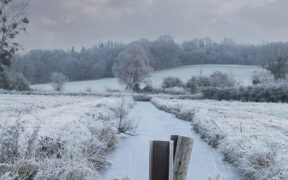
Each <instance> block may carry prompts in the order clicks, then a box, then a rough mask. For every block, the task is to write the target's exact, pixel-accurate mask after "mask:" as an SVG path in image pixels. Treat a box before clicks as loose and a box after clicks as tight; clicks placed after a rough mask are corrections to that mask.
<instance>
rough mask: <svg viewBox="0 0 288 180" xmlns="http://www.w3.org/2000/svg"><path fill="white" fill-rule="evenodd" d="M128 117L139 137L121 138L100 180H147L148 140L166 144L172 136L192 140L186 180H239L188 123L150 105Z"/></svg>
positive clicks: (135, 109)
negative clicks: (125, 179)
mask: <svg viewBox="0 0 288 180" xmlns="http://www.w3.org/2000/svg"><path fill="white" fill-rule="evenodd" d="M131 116H132V117H135V118H139V120H140V122H139V129H138V133H139V134H140V135H138V136H136V137H126V136H123V137H121V140H120V143H119V147H117V149H116V150H115V151H113V152H111V153H109V154H108V155H107V156H108V157H107V158H108V159H109V160H110V161H111V162H112V167H111V168H109V169H107V170H106V171H104V172H102V174H101V175H102V177H103V179H104V180H110V179H112V178H115V177H117V178H119V177H125V176H126V175H127V176H129V177H132V179H133V180H134V179H136V180H147V179H149V178H148V175H149V168H148V167H149V142H150V140H169V138H170V135H172V134H179V135H184V136H191V137H194V138H195V144H194V148H193V152H192V157H191V165H190V167H189V174H188V177H187V180H207V179H208V176H213V177H215V176H216V174H217V173H221V174H222V175H223V176H224V178H225V180H230V179H233V180H237V179H241V178H239V175H238V174H237V172H236V170H235V169H234V168H232V167H231V166H229V165H228V164H226V163H225V162H223V161H222V156H221V154H220V153H218V152H215V150H213V149H212V148H211V147H209V146H208V145H207V144H206V143H205V142H203V141H201V139H200V136H199V135H198V134H196V133H195V132H194V131H193V130H192V126H191V123H189V122H186V121H182V120H179V119H177V118H175V117H174V116H173V115H171V114H168V113H165V112H163V111H160V110H158V109H157V108H156V107H154V106H153V105H152V104H151V103H143V102H141V103H140V102H139V103H137V104H136V105H135V107H134V109H133V111H132V112H131Z"/></svg>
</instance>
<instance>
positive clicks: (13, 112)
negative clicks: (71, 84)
mask: <svg viewBox="0 0 288 180" xmlns="http://www.w3.org/2000/svg"><path fill="white" fill-rule="evenodd" d="M126 102H127V103H126V106H125V107H124V108H127V109H131V108H132V106H133V103H134V102H133V100H132V98H128V99H127V101H126ZM119 106H121V98H112V97H109V98H101V97H91V96H88V97H78V96H77V97H75V96H60V95H59V96H40V95H31V96H29V95H3V94H2V95H0V134H1V139H0V151H1V154H0V179H5V180H6V179H15V178H16V179H25V178H28V179H49V178H50V179H67V178H68V177H69V178H70V179H89V178H90V179H100V176H99V174H98V172H97V171H98V169H100V168H102V167H106V166H107V165H108V164H109V162H108V161H107V160H106V159H105V158H104V156H103V153H104V152H105V151H107V150H109V149H111V148H114V147H115V144H116V143H117V133H118V132H117V122H116V116H117V114H116V113H115V112H117V111H115V110H114V109H117V108H119Z"/></svg>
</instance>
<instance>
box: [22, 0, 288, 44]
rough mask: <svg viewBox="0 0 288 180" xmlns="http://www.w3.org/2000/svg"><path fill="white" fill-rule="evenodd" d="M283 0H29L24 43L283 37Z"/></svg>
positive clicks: (286, 25)
mask: <svg viewBox="0 0 288 180" xmlns="http://www.w3.org/2000/svg"><path fill="white" fill-rule="evenodd" d="M287 7H288V1H287V0H274V1H273V2H272V1H271V0H255V1H250V0H242V1H239V0H205V1H203V0H49V1H47V0H32V2H31V8H30V9H31V22H32V23H31V26H30V28H29V32H28V36H27V37H25V38H24V39H25V41H24V40H23V43H24V44H23V45H24V47H25V48H26V49H30V48H35V47H40V48H68V47H71V46H77V47H81V46H82V45H85V46H89V45H92V44H94V43H96V42H97V41H103V40H116V41H125V42H127V41H130V40H135V39H139V38H150V39H151V38H153V39H154V38H157V37H158V36H159V35H163V34H170V35H172V36H174V38H175V39H176V40H178V41H182V40H185V39H191V38H194V37H204V36H209V37H211V38H212V39H215V40H217V41H220V40H221V39H222V38H224V37H232V38H235V40H237V41H240V42H248V43H259V42H262V41H279V40H282V41H287V40H288V37H287V35H286V32H287V30H288V22H287V21H285V19H284V18H285V17H288V16H287V15H288V13H287V11H286V9H287Z"/></svg>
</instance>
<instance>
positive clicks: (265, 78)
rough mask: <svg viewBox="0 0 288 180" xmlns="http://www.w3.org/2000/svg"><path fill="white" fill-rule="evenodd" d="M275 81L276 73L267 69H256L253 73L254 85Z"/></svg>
mask: <svg viewBox="0 0 288 180" xmlns="http://www.w3.org/2000/svg"><path fill="white" fill-rule="evenodd" d="M271 82H274V75H273V74H272V73H271V72H270V71H267V70H258V71H254V72H253V74H252V83H253V85H258V84H264V83H271Z"/></svg>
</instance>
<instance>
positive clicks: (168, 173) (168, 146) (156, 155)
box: [149, 141, 173, 180]
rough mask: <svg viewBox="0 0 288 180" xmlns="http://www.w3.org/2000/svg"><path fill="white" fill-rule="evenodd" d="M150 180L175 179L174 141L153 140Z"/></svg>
mask: <svg viewBox="0 0 288 180" xmlns="http://www.w3.org/2000/svg"><path fill="white" fill-rule="evenodd" d="M149 179H150V180H173V142H172V141H151V143H150V170H149Z"/></svg>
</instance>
